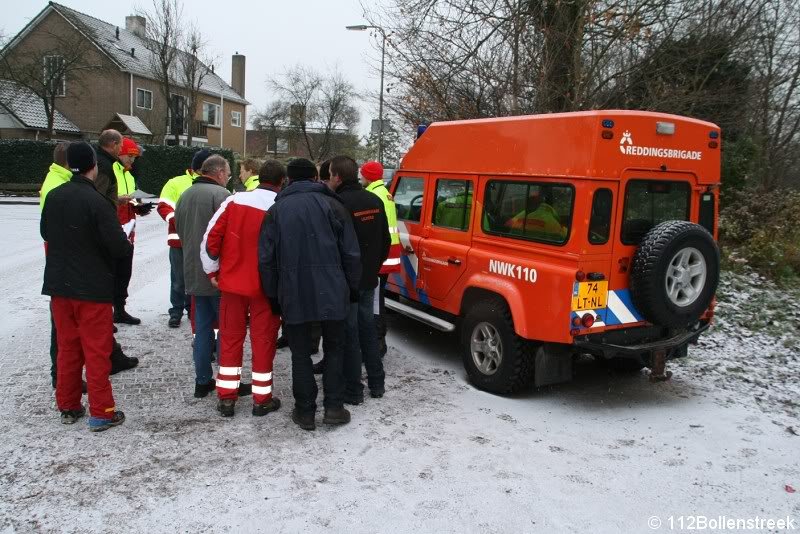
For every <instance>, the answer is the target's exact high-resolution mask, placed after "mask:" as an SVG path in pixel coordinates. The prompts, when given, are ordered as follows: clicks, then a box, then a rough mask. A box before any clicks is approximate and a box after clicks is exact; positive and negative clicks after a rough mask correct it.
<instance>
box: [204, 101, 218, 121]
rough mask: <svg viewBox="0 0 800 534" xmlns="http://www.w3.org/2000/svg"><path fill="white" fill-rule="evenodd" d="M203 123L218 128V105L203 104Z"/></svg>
mask: <svg viewBox="0 0 800 534" xmlns="http://www.w3.org/2000/svg"><path fill="white" fill-rule="evenodd" d="M203 122H205V123H206V124H208V125H209V126H219V104H211V103H209V102H203Z"/></svg>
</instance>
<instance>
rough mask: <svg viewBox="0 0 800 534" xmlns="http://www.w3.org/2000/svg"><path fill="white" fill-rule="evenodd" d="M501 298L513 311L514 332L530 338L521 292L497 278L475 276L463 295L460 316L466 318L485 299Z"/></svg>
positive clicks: (468, 283)
mask: <svg viewBox="0 0 800 534" xmlns="http://www.w3.org/2000/svg"><path fill="white" fill-rule="evenodd" d="M491 297H499V298H501V299H503V300H504V301H505V303H506V305H507V306H508V309H509V311H511V321H512V322H513V324H514V332H516V334H517V335H518V336H520V337H523V338H526V339H527V338H528V328H527V324H525V321H524V320H523V318H524V317H525V311H524V310H525V306H524V303H523V300H522V295H521V294H520V291H519V290H518V289H517V288H516V287H515V286H514V285H513V284H511V283H508V282H506V281H504V280H498V279H497V278H495V277H489V276H485V275H481V274H479V275H476V276H473V277H472V278H471V279H470V280H469V281H468V282H467V284H466V288H465V289H464V291H463V293H462V294H461V304H460V305H459V316H460V317H464V316H465V315H466V312H467V310H469V309H470V308H471V307H472V306H473V305H474V304H475V303H476V302H479V301H481V300H482V299H485V298H491Z"/></svg>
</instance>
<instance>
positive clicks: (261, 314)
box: [217, 292, 281, 404]
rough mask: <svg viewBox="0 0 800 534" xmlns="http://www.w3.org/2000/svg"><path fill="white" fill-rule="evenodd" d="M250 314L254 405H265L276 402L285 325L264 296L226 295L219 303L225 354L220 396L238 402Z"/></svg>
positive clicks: (219, 381) (218, 387) (223, 355)
mask: <svg viewBox="0 0 800 534" xmlns="http://www.w3.org/2000/svg"><path fill="white" fill-rule="evenodd" d="M248 314H249V316H250V344H251V345H252V348H253V402H254V403H255V404H263V403H265V402H269V401H270V400H272V361H273V360H274V359H275V343H276V342H277V340H278V329H279V328H280V326H281V319H280V316H279V315H273V314H272V308H270V305H269V301H267V299H266V297H264V296H263V295H259V296H258V297H244V296H242V295H237V294H235V293H226V292H223V293H222V297H221V298H220V302H219V339H220V352H221V354H220V357H219V373H218V375H217V395H219V398H220V399H236V398H237V396H238V389H239V381H240V380H241V375H242V358H243V352H244V337H245V335H246V334H247V316H248Z"/></svg>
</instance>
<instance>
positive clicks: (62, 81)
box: [44, 56, 67, 96]
mask: <svg viewBox="0 0 800 534" xmlns="http://www.w3.org/2000/svg"><path fill="white" fill-rule="evenodd" d="M65 68H66V67H65V63H64V56H45V57H44V79H45V81H46V82H47V86H48V88H49V90H50V91H51V93H52V94H54V95H55V96H64V95H66V94H67V80H66V76H65V74H66V73H65V72H64V69H65Z"/></svg>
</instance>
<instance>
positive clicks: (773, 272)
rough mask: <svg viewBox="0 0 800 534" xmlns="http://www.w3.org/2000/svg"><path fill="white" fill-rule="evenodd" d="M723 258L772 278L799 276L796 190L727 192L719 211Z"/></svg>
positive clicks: (799, 196)
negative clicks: (743, 264) (744, 264)
mask: <svg viewBox="0 0 800 534" xmlns="http://www.w3.org/2000/svg"><path fill="white" fill-rule="evenodd" d="M720 241H721V243H722V245H723V250H725V252H726V256H727V259H729V260H730V259H733V260H734V262H733V263H734V264H735V263H746V264H748V265H750V266H751V267H753V268H754V269H756V270H757V271H759V272H761V273H763V274H766V275H768V276H770V277H772V278H774V279H778V280H787V279H794V278H796V277H797V276H800V192H798V191H791V190H776V191H770V192H756V191H754V190H745V191H736V192H729V194H728V197H727V200H726V205H725V207H724V208H723V209H722V212H721V213H720Z"/></svg>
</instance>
